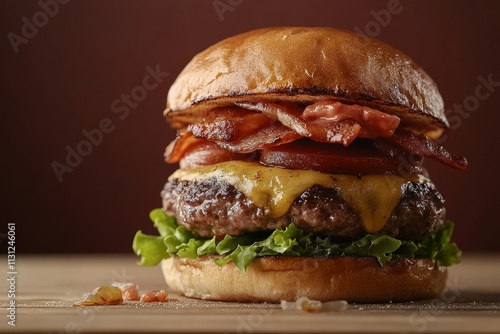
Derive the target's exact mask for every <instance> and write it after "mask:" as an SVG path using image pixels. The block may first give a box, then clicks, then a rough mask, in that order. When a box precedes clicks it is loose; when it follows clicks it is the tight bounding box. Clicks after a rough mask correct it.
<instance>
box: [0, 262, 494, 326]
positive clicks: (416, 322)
mask: <svg viewBox="0 0 500 334" xmlns="http://www.w3.org/2000/svg"><path fill="white" fill-rule="evenodd" d="M135 261H136V258H135V257H133V256H125V255H87V256H76V255H75V256H70V255H68V256H60V255H59V256H48V255H45V256H18V260H17V263H16V264H17V277H16V279H17V281H16V327H14V328H13V327H11V326H8V325H7V318H6V307H7V305H8V304H7V303H8V302H9V299H8V298H7V294H6V293H4V291H6V290H7V289H6V283H5V282H2V285H1V289H2V294H1V295H0V307H1V312H0V313H1V317H0V330H1V331H2V332H44V333H45V332H63V333H76V332H143V333H146V332H220V333H225V332H227V333H259V332H276V333H278V332H281V333H292V332H293V333H303V332H309V333H313V332H317V333H321V332H397V333H402V332H415V333H425V332H433V333H436V332H439V333H469V332H474V333H487V332H491V333H494V332H500V255H486V254H477V255H466V256H464V259H463V262H462V264H460V265H458V266H454V267H452V268H451V269H450V275H449V281H448V287H447V289H446V290H445V291H444V292H443V294H442V295H441V296H440V298H438V299H436V300H432V301H424V302H416V303H397V304H396V303H395V304H358V305H349V308H348V309H347V311H345V312H342V313H339V312H328V313H306V312H302V311H283V310H281V308H280V306H279V305H276V304H241V303H221V302H208V301H199V300H191V299H187V298H183V297H181V296H176V295H174V294H170V296H171V297H174V298H177V299H178V300H177V301H170V302H167V303H150V304H144V303H139V302H128V303H126V304H124V305H119V306H100V307H74V306H72V304H73V302H74V301H76V300H78V299H79V298H81V297H82V296H83V294H84V293H85V292H89V291H92V290H93V289H94V288H95V287H97V286H99V285H103V284H109V283H112V282H115V281H132V282H135V283H137V284H138V285H139V287H140V290H141V291H148V290H157V289H163V288H165V283H164V282H163V278H162V276H161V272H160V269H159V268H157V267H156V268H145V267H141V266H137V265H136V264H135ZM5 271H6V270H5Z"/></svg>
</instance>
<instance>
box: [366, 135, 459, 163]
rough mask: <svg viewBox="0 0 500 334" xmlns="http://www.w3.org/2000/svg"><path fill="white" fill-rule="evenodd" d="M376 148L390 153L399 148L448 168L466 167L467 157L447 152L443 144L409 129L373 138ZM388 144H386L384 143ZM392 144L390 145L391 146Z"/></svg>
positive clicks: (392, 153)
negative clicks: (386, 136) (384, 136)
mask: <svg viewBox="0 0 500 334" xmlns="http://www.w3.org/2000/svg"><path fill="white" fill-rule="evenodd" d="M375 142H376V143H378V144H377V148H379V149H381V150H384V151H386V152H387V153H388V154H390V155H394V154H397V153H396V152H398V151H399V150H404V151H405V152H407V153H410V154H415V155H418V156H421V157H426V158H432V159H434V160H437V161H439V162H440V163H442V164H443V165H445V166H448V167H450V168H453V169H456V170H459V171H464V170H465V169H466V168H467V164H468V163H467V159H465V157H461V156H457V155H454V154H451V153H450V152H448V151H447V150H446V149H445V148H444V147H443V146H441V145H439V144H437V143H435V142H433V141H430V140H429V139H427V137H426V136H424V135H422V134H416V133H413V132H411V131H409V130H404V129H398V130H397V131H396V132H395V133H394V135H393V136H391V137H388V138H383V139H382V138H380V139H376V140H375ZM387 143H388V144H389V145H386V144H387ZM391 146H392V147H391Z"/></svg>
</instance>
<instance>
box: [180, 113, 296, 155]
mask: <svg viewBox="0 0 500 334" xmlns="http://www.w3.org/2000/svg"><path fill="white" fill-rule="evenodd" d="M212 115H215V117H212V119H208V120H207V119H205V120H204V121H202V122H200V123H195V124H191V125H189V126H188V128H187V131H188V132H191V133H192V134H193V136H194V137H196V138H203V139H206V140H209V141H212V142H214V143H216V144H217V145H219V146H220V147H222V148H224V149H227V150H229V151H232V152H238V153H249V152H253V151H256V150H261V149H264V148H266V147H269V146H274V145H278V144H284V143H288V142H290V141H293V140H296V139H298V138H301V136H300V135H299V134H297V133H295V132H294V131H293V130H291V129H289V128H287V127H286V126H284V125H283V124H281V123H280V122H277V121H276V120H274V119H272V118H269V117H267V116H266V115H264V114H262V113H255V112H251V111H248V110H244V109H241V108H224V109H223V110H218V111H216V112H215V113H213V114H212Z"/></svg>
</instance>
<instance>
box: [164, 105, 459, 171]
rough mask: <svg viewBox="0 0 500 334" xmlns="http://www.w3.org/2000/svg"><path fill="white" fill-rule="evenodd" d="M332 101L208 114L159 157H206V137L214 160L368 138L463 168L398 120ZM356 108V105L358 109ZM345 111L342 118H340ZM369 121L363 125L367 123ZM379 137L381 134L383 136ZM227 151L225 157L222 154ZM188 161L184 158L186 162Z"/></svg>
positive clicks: (394, 151) (388, 149)
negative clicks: (303, 142)
mask: <svg viewBox="0 0 500 334" xmlns="http://www.w3.org/2000/svg"><path fill="white" fill-rule="evenodd" d="M336 103H338V102H335V101H326V102H324V101H321V102H317V103H316V104H313V105H310V106H308V107H306V108H305V109H306V111H307V112H306V111H304V109H303V108H302V107H300V106H299V105H298V104H293V103H247V102H244V103H238V104H237V106H235V107H224V108H219V109H216V110H214V111H213V112H212V113H210V114H208V115H207V116H206V117H205V119H203V121H201V122H199V123H195V124H191V125H189V126H188V128H187V130H183V131H181V132H179V133H178V136H177V138H176V139H175V140H174V141H173V142H172V143H171V144H170V145H169V146H168V147H167V150H166V152H165V160H166V161H167V162H168V163H175V162H179V161H180V160H181V159H184V156H185V155H186V154H188V153H190V152H191V153H193V154H194V153H196V154H198V156H197V157H193V159H195V158H196V159H195V160H200V158H201V160H203V161H205V160H207V159H206V157H208V155H207V152H208V151H209V150H207V149H205V148H204V147H203V145H205V146H206V144H207V141H208V142H212V143H215V144H217V145H218V147H219V148H220V149H219V148H217V150H218V154H217V159H225V157H226V156H230V154H231V152H233V153H250V152H255V151H259V150H262V149H265V148H268V147H272V146H276V145H280V144H286V143H289V142H292V141H294V140H297V139H299V138H302V137H308V138H311V139H312V140H314V141H318V142H326V143H341V144H343V145H344V146H348V145H349V144H350V143H351V142H352V141H353V140H354V139H355V138H356V137H358V136H359V137H364V138H371V139H373V140H374V144H375V146H377V148H378V149H379V150H381V151H384V152H385V153H387V154H389V155H391V156H395V155H399V154H402V155H407V154H408V153H410V154H413V155H415V156H419V157H429V158H433V159H435V160H437V161H439V162H441V163H442V164H444V165H446V166H448V167H451V168H454V169H457V170H461V171H462V170H465V168H466V167H467V160H466V159H465V158H464V157H459V156H455V155H453V154H451V153H449V152H448V151H446V150H445V149H444V148H443V147H442V146H440V145H438V144H437V143H434V142H432V141H430V140H428V139H427V137H425V136H424V135H418V134H414V133H413V132H411V131H407V130H400V129H398V130H397V131H395V129H396V127H397V126H398V125H399V118H397V117H396V116H392V115H387V114H385V113H382V112H379V111H377V110H374V109H370V108H366V107H362V106H346V107H345V108H348V109H347V110H346V109H345V108H344V105H342V104H341V103H339V104H338V105H337V104H336ZM358 107H359V108H358ZM347 114H348V116H346V115H347ZM368 124H369V126H368ZM383 137H385V138H383ZM224 150H227V151H229V155H228V154H225V153H224ZM193 159H192V161H188V160H186V161H185V162H186V164H187V165H189V166H190V165H192V163H193V162H195V161H194V160H193ZM207 161H208V160H207Z"/></svg>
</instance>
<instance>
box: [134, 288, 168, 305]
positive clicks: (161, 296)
mask: <svg viewBox="0 0 500 334" xmlns="http://www.w3.org/2000/svg"><path fill="white" fill-rule="evenodd" d="M167 298H168V294H167V292H166V291H165V290H154V291H148V292H145V293H143V294H142V295H141V299H140V301H141V303H151V302H166V301H167Z"/></svg>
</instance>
